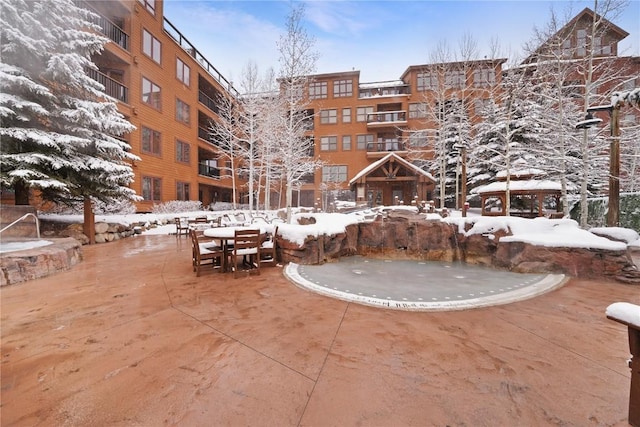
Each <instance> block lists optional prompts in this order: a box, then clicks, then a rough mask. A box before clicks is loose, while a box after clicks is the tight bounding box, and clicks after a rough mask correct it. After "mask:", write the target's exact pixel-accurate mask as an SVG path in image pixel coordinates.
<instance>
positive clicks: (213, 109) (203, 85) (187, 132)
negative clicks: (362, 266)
mask: <svg viewBox="0 0 640 427" xmlns="http://www.w3.org/2000/svg"><path fill="white" fill-rule="evenodd" d="M79 4H81V5H83V7H87V8H90V9H91V10H93V11H94V12H96V13H97V14H98V15H99V16H100V19H99V21H98V24H99V25H100V26H101V28H102V29H103V33H104V34H105V35H106V36H107V37H109V38H110V40H111V41H112V42H111V43H109V44H107V46H106V48H105V51H104V52H103V53H102V54H101V55H99V56H97V57H96V58H95V59H94V62H95V63H96V64H97V65H98V67H99V72H98V73H94V78H96V79H98V80H99V81H101V82H102V83H103V84H104V85H105V87H106V90H107V93H109V94H110V95H111V96H113V97H115V98H116V99H118V101H119V108H120V111H121V112H122V113H123V114H124V115H125V116H126V117H127V119H128V120H130V121H131V122H132V123H133V124H134V125H135V126H136V127H137V129H136V131H135V132H133V133H131V134H130V135H128V136H127V141H128V143H129V144H130V145H131V147H132V151H133V152H134V153H135V154H137V155H139V156H140V157H141V159H142V161H140V162H136V163H135V164H133V170H134V173H135V182H134V183H133V184H132V187H133V189H134V190H135V191H136V192H137V193H138V194H140V195H141V196H143V198H144V201H142V202H140V203H138V210H139V211H149V210H151V208H152V206H153V205H154V204H157V203H162V202H166V201H170V200H200V201H201V202H202V203H203V205H205V206H206V205H208V204H210V203H213V202H217V201H227V202H228V201H231V198H232V182H231V178H230V175H229V172H228V169H227V166H228V160H227V159H226V157H225V156H224V155H223V154H222V153H221V151H220V150H219V149H218V147H217V146H216V145H215V143H214V142H211V141H210V139H209V123H210V122H211V121H212V120H213V121H215V120H217V119H218V112H219V108H220V103H219V99H220V97H221V96H231V97H235V96H237V95H238V94H237V92H236V90H235V89H234V88H233V86H232V84H231V83H230V82H229V81H228V80H226V79H225V78H224V76H222V75H221V74H220V73H219V72H218V71H217V70H216V68H215V66H214V65H213V64H211V63H210V62H209V61H208V60H207V58H205V57H204V56H203V55H202V54H201V52H200V51H199V50H198V49H197V48H196V46H193V45H192V44H191V43H190V42H189V40H187V39H186V38H185V37H184V36H183V35H182V34H181V33H180V31H179V29H178V28H176V27H174V26H173V25H172V24H171V23H170V22H169V21H168V20H167V19H166V18H165V17H164V16H163V2H162V1H161V0H98V1H91V2H79ZM589 13H592V12H591V11H590V10H588V9H585V11H583V12H581V14H579V15H578V16H577V17H576V18H575V19H574V20H573V21H572V22H571V23H569V24H568V25H567V26H566V27H565V29H566V31H570V35H569V36H566V35H565V36H564V42H563V43H565V46H566V47H567V49H568V48H569V47H574V49H572V50H571V51H572V52H574V54H580V52H581V50H580V48H579V47H580V46H582V45H583V43H584V37H583V34H584V33H583V30H584V28H586V27H585V26H584V25H583V24H582V23H583V22H587V21H588V20H589V19H590V15H589ZM578 24H579V25H578ZM563 31H564V30H563ZM608 31H609V32H607V33H606V34H605V35H604V36H603V37H602V38H601V39H600V40H599V42H598V43H599V46H600V51H599V52H600V53H601V55H600V56H601V58H599V60H601V61H613V62H616V61H619V62H621V63H624V66H625V67H627V66H629V67H632V68H631V69H632V70H635V72H636V74H635V75H636V76H638V75H640V61H639V60H638V58H637V57H635V58H629V57H627V58H620V57H617V56H616V55H617V51H618V50H617V43H618V42H619V41H620V40H622V39H623V38H624V37H626V36H627V35H628V34H627V33H626V32H624V30H621V29H619V28H617V27H615V26H613V25H611V26H609V27H608ZM594 43H595V41H594ZM575 47H578V48H577V49H575ZM534 60H535V58H534V57H530V58H528V61H530V62H532V61H534ZM505 61H506V59H495V60H490V59H483V60H476V61H466V62H452V63H446V64H424V65H411V66H409V67H408V68H407V69H406V71H405V72H404V73H403V74H402V75H401V76H400V78H399V79H398V80H391V81H385V82H374V83H368V82H361V81H360V72H359V71H345V72H335V73H326V74H317V75H314V76H311V77H312V78H311V79H310V83H309V86H308V88H307V90H308V96H309V101H310V105H309V111H308V113H310V114H312V118H313V119H312V120H313V125H312V126H310V130H309V136H310V137H312V138H313V139H314V144H315V148H314V155H315V156H316V157H317V158H319V159H321V160H323V161H324V162H325V166H323V167H322V168H321V169H320V170H318V171H317V172H316V173H315V174H313V175H310V176H308V179H306V180H305V182H303V183H302V185H301V187H300V188H299V190H298V192H297V194H295V195H294V203H296V204H298V203H299V204H300V205H301V206H314V205H315V206H319V207H321V208H324V209H328V208H329V206H328V204H329V203H330V201H331V200H332V199H333V198H335V197H341V198H345V199H351V200H357V201H359V202H363V203H364V202H367V203H370V204H372V205H374V204H394V203H400V202H402V203H411V202H412V201H413V200H431V199H434V198H437V195H436V194H434V189H435V184H436V183H435V178H434V177H432V176H431V175H430V174H429V173H428V172H425V171H424V170H422V169H420V168H418V167H416V166H415V164H416V162H419V161H420V160H424V159H428V158H432V157H433V156H434V153H433V151H432V147H433V138H435V136H436V134H435V133H436V129H437V123H434V117H435V116H434V114H432V113H433V110H434V109H436V110H437V111H440V112H441V113H446V111H447V108H448V107H447V105H448V103H450V102H460V103H462V104H463V106H464V108H465V109H466V111H467V114H468V115H469V117H471V120H472V121H475V122H477V120H479V117H478V114H477V111H478V108H479V106H481V105H482V103H483V102H484V101H485V100H486V99H488V97H489V96H490V91H491V90H493V89H495V88H496V87H499V85H500V81H501V78H502V69H503V65H504V63H505ZM525 63H526V61H525ZM621 66H622V65H621ZM633 67H635V68H633ZM575 78H576V79H579V78H581V77H580V75H579V74H578V73H576V77H575ZM611 84H614V83H611ZM616 84H620V82H618V83H616ZM639 84H640V81H638V79H636V80H635V81H632V82H631V81H630V82H625V83H624V84H623V85H622V87H621V89H624V88H625V87H626V86H630V85H639ZM625 85H626V86H625ZM608 89H610V87H609V86H607V87H602V88H600V89H599V90H603V91H604V90H608ZM634 117H635V116H634ZM625 120H632V119H631V118H629V117H626V116H625ZM633 120H635V118H634V119H633ZM237 186H238V200H237V201H238V202H240V203H246V201H247V195H246V186H244V182H242V181H240V182H239V184H237ZM271 200H272V201H274V202H277V201H278V200H279V198H278V197H277V194H274V196H272V198H271ZM271 207H272V208H273V207H277V206H276V205H273V206H271Z"/></svg>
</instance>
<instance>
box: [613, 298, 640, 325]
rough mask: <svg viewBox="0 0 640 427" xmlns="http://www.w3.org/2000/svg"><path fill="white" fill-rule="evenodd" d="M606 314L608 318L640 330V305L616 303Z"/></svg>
mask: <svg viewBox="0 0 640 427" xmlns="http://www.w3.org/2000/svg"><path fill="white" fill-rule="evenodd" d="M606 313H607V317H610V318H612V319H614V320H618V321H621V322H623V323H626V324H627V325H630V326H634V327H636V328H640V305H635V304H631V303H628V302H614V303H613V304H611V305H609V307H607V311H606Z"/></svg>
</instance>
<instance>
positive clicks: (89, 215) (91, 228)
mask: <svg viewBox="0 0 640 427" xmlns="http://www.w3.org/2000/svg"><path fill="white" fill-rule="evenodd" d="M82 231H83V232H84V234H85V236H87V237H88V238H89V244H90V245H94V244H95V243H96V218H95V216H94V215H93V204H92V203H91V199H90V198H88V197H85V198H84V224H83V229H82Z"/></svg>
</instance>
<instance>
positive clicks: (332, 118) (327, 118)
mask: <svg viewBox="0 0 640 427" xmlns="http://www.w3.org/2000/svg"><path fill="white" fill-rule="evenodd" d="M332 123H338V110H320V124H323V125H327V124H332Z"/></svg>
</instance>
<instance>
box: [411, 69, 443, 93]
mask: <svg viewBox="0 0 640 427" xmlns="http://www.w3.org/2000/svg"><path fill="white" fill-rule="evenodd" d="M416 77H417V82H416V83H417V84H416V87H417V89H418V90H419V91H425V90H435V89H437V88H438V75H437V74H436V73H433V72H431V71H426V72H422V73H418V75H417V76H416Z"/></svg>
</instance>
